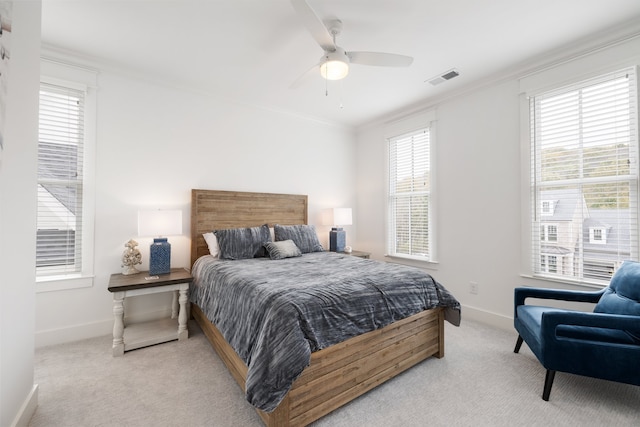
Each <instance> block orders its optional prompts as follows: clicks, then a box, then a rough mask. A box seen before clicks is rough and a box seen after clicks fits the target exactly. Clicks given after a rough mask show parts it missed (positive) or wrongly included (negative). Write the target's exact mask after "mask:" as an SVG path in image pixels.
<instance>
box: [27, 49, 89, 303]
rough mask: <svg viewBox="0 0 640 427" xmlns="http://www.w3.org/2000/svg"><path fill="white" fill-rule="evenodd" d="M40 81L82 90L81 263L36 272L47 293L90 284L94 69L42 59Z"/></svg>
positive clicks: (40, 287) (39, 285)
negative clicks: (70, 269)
mask: <svg viewBox="0 0 640 427" xmlns="http://www.w3.org/2000/svg"><path fill="white" fill-rule="evenodd" d="M40 82H41V84H42V83H45V84H49V85H54V86H60V87H66V88H70V89H74V90H78V91H81V92H84V148H83V183H82V187H83V201H82V204H83V210H82V224H83V233H82V266H81V269H80V271H79V272H77V273H68V274H51V275H37V274H36V272H35V271H34V276H35V281H36V292H37V293H40V292H51V291H60V290H67V289H78V288H86V287H91V286H93V282H94V229H95V224H94V223H95V145H96V134H95V129H96V102H97V98H96V92H97V71H96V70H93V69H90V68H86V67H80V66H75V65H72V64H68V63H64V62H60V61H57V60H55V59H50V58H42V60H41V75H40Z"/></svg>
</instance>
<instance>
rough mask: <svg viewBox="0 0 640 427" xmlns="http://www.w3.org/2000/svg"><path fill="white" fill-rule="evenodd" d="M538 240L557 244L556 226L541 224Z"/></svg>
mask: <svg viewBox="0 0 640 427" xmlns="http://www.w3.org/2000/svg"><path fill="white" fill-rule="evenodd" d="M540 240H542V241H543V242H557V241H558V226H557V225H553V224H542V226H541V229H540Z"/></svg>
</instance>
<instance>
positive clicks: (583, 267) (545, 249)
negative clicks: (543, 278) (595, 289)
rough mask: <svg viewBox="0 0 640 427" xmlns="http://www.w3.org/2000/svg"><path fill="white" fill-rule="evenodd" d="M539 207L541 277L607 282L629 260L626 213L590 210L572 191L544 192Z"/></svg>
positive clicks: (613, 210) (611, 210)
mask: <svg viewBox="0 0 640 427" xmlns="http://www.w3.org/2000/svg"><path fill="white" fill-rule="evenodd" d="M539 203H540V221H539V223H540V249H539V250H540V265H539V271H540V272H541V273H543V274H545V273H548V274H560V275H565V276H575V277H577V278H584V279H592V280H599V281H606V282H608V281H609V279H610V278H611V276H612V275H613V273H614V271H615V270H617V268H618V267H619V265H620V264H621V262H622V261H621V260H624V259H629V258H630V257H631V251H630V247H631V242H630V241H629V236H630V230H629V221H628V217H629V215H630V213H631V212H630V210H629V209H589V208H588V207H587V203H586V201H585V199H584V197H583V195H582V194H581V193H580V191H579V190H575V189H562V190H551V191H543V192H541V193H540V199H539ZM625 219H627V220H625Z"/></svg>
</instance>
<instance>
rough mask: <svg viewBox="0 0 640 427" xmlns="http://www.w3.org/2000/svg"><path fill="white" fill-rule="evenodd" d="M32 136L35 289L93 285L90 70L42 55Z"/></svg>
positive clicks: (92, 85)
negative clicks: (35, 137) (35, 180)
mask: <svg viewBox="0 0 640 427" xmlns="http://www.w3.org/2000/svg"><path fill="white" fill-rule="evenodd" d="M41 71H42V73H43V74H42V77H41V83H40V115H39V117H40V119H39V140H38V190H37V191H38V193H37V194H38V213H37V234H36V272H35V273H36V282H37V283H36V291H37V292H47V291H56V290H64V289H73V288H79V287H88V286H92V285H93V235H94V214H95V212H94V200H95V195H94V162H95V103H96V98H95V86H96V76H97V73H96V72H95V71H93V70H90V69H86V68H80V67H75V66H72V65H69V64H63V63H60V62H57V61H53V60H47V59H43V60H42V62H41Z"/></svg>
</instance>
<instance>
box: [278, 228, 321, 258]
mask: <svg viewBox="0 0 640 427" xmlns="http://www.w3.org/2000/svg"><path fill="white" fill-rule="evenodd" d="M273 228H274V231H275V237H276V242H280V241H283V240H293V243H295V244H296V246H297V247H298V248H300V252H302V253H303V254H306V253H309V252H322V251H324V249H323V248H322V245H321V244H320V242H319V241H318V235H317V234H316V228H315V227H314V226H313V225H279V224H276V225H275V226H274V227H273Z"/></svg>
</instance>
